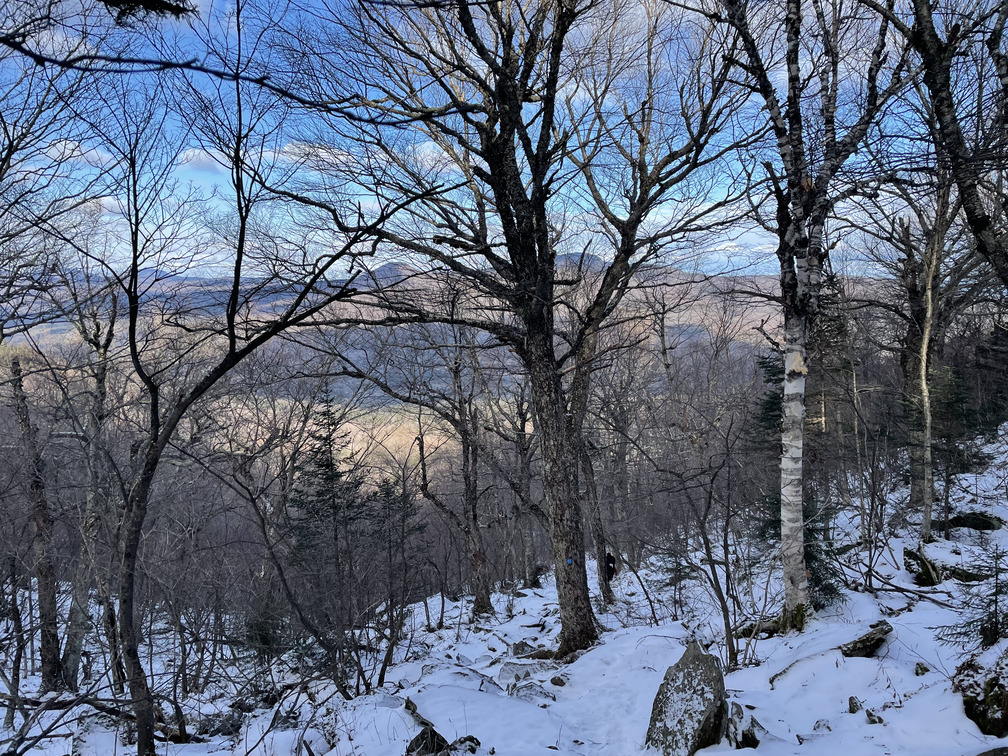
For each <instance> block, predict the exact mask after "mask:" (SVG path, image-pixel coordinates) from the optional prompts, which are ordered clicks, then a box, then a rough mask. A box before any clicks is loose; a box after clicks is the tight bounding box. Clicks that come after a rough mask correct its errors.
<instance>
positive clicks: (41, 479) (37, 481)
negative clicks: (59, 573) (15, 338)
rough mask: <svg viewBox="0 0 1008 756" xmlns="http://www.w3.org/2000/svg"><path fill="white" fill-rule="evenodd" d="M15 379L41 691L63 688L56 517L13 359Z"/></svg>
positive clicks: (15, 401) (18, 370) (17, 365)
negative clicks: (31, 532) (26, 473)
mask: <svg viewBox="0 0 1008 756" xmlns="http://www.w3.org/2000/svg"><path fill="white" fill-rule="evenodd" d="M11 375H12V376H13V379H14V412H15V414H16V415H17V418H18V425H19V426H20V428H21V440H22V443H23V444H24V452H25V455H26V456H27V460H28V465H29V468H30V479H29V481H28V501H29V503H30V504H31V508H32V522H33V524H34V526H35V536H34V539H33V543H34V547H35V578H36V580H37V581H38V589H37V590H38V614H39V637H40V640H41V648H40V652H41V657H42V688H41V690H42V692H48V691H53V690H63V689H64V687H65V683H64V680H63V664H62V662H61V661H60V644H59V630H58V622H59V607H58V604H57V596H56V593H57V590H56V588H57V586H56V566H55V564H54V563H53V557H52V551H53V520H52V515H51V514H50V512H49V502H48V500H47V498H46V488H45V462H44V460H43V459H42V450H41V449H40V448H39V444H38V436H37V435H36V432H35V428H34V426H32V424H31V415H30V414H29V412H28V398H27V396H26V395H25V390H24V380H23V375H22V373H21V362H20V360H18V359H17V358H16V357H15V358H14V359H12V360H11Z"/></svg>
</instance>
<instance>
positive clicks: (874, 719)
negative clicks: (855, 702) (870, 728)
mask: <svg viewBox="0 0 1008 756" xmlns="http://www.w3.org/2000/svg"><path fill="white" fill-rule="evenodd" d="M865 716H867V717H868V724H882V717H880V716H879V715H878V714H876V713H875V712H874V711H872V710H871V709H865Z"/></svg>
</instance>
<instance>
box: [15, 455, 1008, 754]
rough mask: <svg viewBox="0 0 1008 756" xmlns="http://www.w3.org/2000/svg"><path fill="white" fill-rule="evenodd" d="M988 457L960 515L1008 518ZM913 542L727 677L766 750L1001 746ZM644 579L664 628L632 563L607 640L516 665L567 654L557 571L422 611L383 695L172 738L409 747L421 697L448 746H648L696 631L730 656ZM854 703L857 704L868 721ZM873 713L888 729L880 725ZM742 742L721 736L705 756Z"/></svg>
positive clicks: (605, 620) (999, 463)
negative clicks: (981, 715) (913, 554)
mask: <svg viewBox="0 0 1008 756" xmlns="http://www.w3.org/2000/svg"><path fill="white" fill-rule="evenodd" d="M990 451H991V452H992V454H993V458H994V459H995V463H994V464H993V465H992V467H991V468H990V469H989V470H988V471H987V472H986V473H984V474H982V475H976V476H972V475H971V476H965V477H964V478H962V479H960V481H959V483H958V485H957V487H956V491H955V496H954V500H955V502H956V504H957V508H960V509H968V510H980V511H984V512H987V513H992V514H995V515H998V516H1000V517H1002V518H1003V519H1004V520H1005V521H1008V500H1006V473H1005V460H1006V459H1008V448H1006V445H1005V444H1004V443H1001V444H998V445H996V446H995V447H994V448H992V449H991V450H990ZM956 536H957V539H958V541H959V543H961V545H962V546H963V547H966V548H960V549H959V550H960V552H962V553H966V554H967V555H968V552H969V549H970V548H984V547H985V546H987V545H989V544H990V543H991V539H994V542H1002V541H1003V542H1004V544H1005V546H1006V548H1008V529H1002V530H1001V531H996V532H993V533H982V534H978V533H976V532H974V531H969V532H966V531H963V532H957V533H956ZM904 545H908V546H911V547H914V546H915V545H916V543H915V542H914V541H913V539H912V537H910V536H907V537H906V538H905V539H901V538H893V539H891V540H890V542H889V546H888V547H887V548H885V549H884V550H883V553H882V554H881V557H880V558H879V561H878V563H877V565H876V569H877V571H878V573H879V574H880V575H881V576H882V577H883V578H885V579H886V580H888V581H890V582H891V583H892V584H893V585H895V586H897V587H898V588H903V589H906V590H898V589H891V590H875V591H868V590H865V589H861V590H857V591H854V590H852V591H847V592H846V594H845V596H846V600H845V601H844V602H843V603H841V604H839V605H837V606H835V607H833V608H831V609H829V610H827V611H824V612H821V613H820V614H819V615H818V616H816V617H814V618H812V620H811V621H810V623H809V625H808V627H807V629H806V631H805V632H803V633H801V634H794V633H792V634H789V635H785V636H782V637H771V638H765V639H762V640H759V641H757V642H756V645H755V647H754V648H753V649H751V655H750V659H751V660H752V661H754V662H758V663H755V664H752V665H750V666H746V667H744V668H741V669H738V670H736V671H733V672H730V673H729V674H727V675H726V678H725V683H726V687H727V689H728V691H729V695H730V696H731V697H733V698H734V699H735V700H737V701H739V702H740V703H742V704H745V705H748V706H750V707H752V714H753V715H754V716H755V717H756V719H758V720H759V722H760V723H761V724H762V725H763V726H764V727H765V728H766V729H767V730H768V731H769V735H768V736H766V737H764V739H763V742H762V743H761V744H760V746H759V749H758V750H759V752H761V753H766V754H771V755H773V754H816V755H817V756H834V755H835V756H870V755H871V754H880V755H882V754H914V756H929V755H933V756H956V755H959V754H962V755H965V756H973V755H974V754H978V753H981V752H983V751H985V750H987V749H989V748H994V747H996V746H997V745H999V743H1000V742H1001V741H998V740H997V739H996V738H992V737H987V736H984V735H982V734H981V733H980V731H979V730H978V728H977V727H976V725H975V724H973V723H972V722H971V721H969V720H968V719H967V718H966V716H965V714H964V711H963V703H962V699H961V697H960V695H959V694H957V693H955V692H954V691H953V690H952V682H951V677H952V675H953V673H954V671H955V669H956V666H957V665H958V664H959V663H960V662H961V661H962V659H963V658H964V655H965V653H966V652H965V651H964V650H963V649H962V648H960V647H956V646H950V645H943V644H941V643H939V642H938V641H937V640H936V638H935V635H936V628H940V627H942V626H948V625H952V624H955V623H956V622H958V621H959V615H958V614H957V612H956V611H955V610H953V609H951V608H948V607H946V606H942V605H940V603H946V604H948V603H951V604H956V603H957V602H958V601H959V599H960V597H961V590H960V587H959V585H958V584H957V583H956V582H955V581H952V580H947V581H945V582H944V583H943V584H941V585H939V586H937V587H935V588H933V589H920V588H918V587H917V586H915V585H914V583H913V580H912V578H911V576H910V575H909V574H908V573H907V572H906V571H904V570H903V569H902V564H901V560H902V551H903V546H904ZM943 549H944V550H946V551H948V554H947V555H945V556H947V557H948V558H953V557H954V556H956V555H954V553H953V551H954V549H953V547H952V546H950V545H946V546H944V547H943ZM960 556H961V554H960ZM852 558H856V557H852ZM943 558H944V557H943ZM854 574H855V570H852V571H851V573H850V575H849V576H850V577H853V576H854ZM640 576H641V579H642V580H643V582H644V583H645V585H647V587H648V594H649V595H650V598H651V600H652V601H653V602H654V605H655V611H656V613H657V615H658V617H659V619H660V620H661V621H660V622H659V624H657V625H654V624H653V622H651V617H652V610H651V606H650V604H649V602H648V600H647V597H646V596H645V594H644V591H643V590H642V588H641V585H640V583H639V582H638V580H637V578H636V577H635V576H634V575H633V574H630V573H627V572H625V573H623V574H621V575H619V576H618V577H617V578H616V580H615V582H614V587H615V589H616V593H617V597H618V600H617V603H616V604H615V606H614V607H612V608H611V610H610V611H608V612H606V613H600V614H599V620H600V621H601V622H602V624H603V626H604V628H605V629H604V631H603V632H602V634H601V639H600V642H599V643H598V644H597V645H596V646H595V647H593V648H592V649H590V650H589V651H588V652H586V653H584V654H583V655H581V656H580V657H579V658H577V659H576V660H574V661H573V662H570V663H567V664H560V663H558V662H555V661H552V660H536V659H532V658H518V657H520V656H525V657H527V656H528V653H529V651H530V650H532V649H536V648H540V647H542V648H555V647H556V635H557V633H558V632H559V611H558V607H557V600H556V592H555V590H554V589H553V586H552V585H551V583H550V581H549V579H548V578H547V580H546V582H545V587H544V588H542V589H538V590H524V591H520V592H517V593H515V594H513V595H511V596H507V595H497V596H495V606H496V610H497V613H496V616H495V617H492V618H489V619H481V620H479V621H478V622H475V623H473V622H472V621H470V619H469V610H470V606H469V604H468V603H467V602H466V601H465V600H463V601H461V602H459V603H449V604H448V607H447V612H446V622H445V627H444V628H443V629H440V630H436V631H428V630H427V629H425V628H424V622H423V618H424V613H423V611H422V609H419V608H418V609H417V610H416V611H415V612H414V617H415V622H416V626H415V627H414V628H413V630H412V636H411V639H410V640H409V641H407V642H404V644H403V646H402V649H401V654H400V658H399V660H398V662H397V663H396V664H395V665H394V666H393V667H392V668H391V669H390V671H389V674H388V676H387V683H386V685H385V686H384V687H383V688H382V689H381V690H378V691H377V692H374V693H371V694H368V695H362V696H359V697H357V698H356V699H354V700H353V701H349V702H348V701H344V700H343V699H342V698H341V697H340V696H339V695H338V694H337V693H336V692H335V690H334V689H333V688H332V687H331V686H328V685H326V684H324V683H322V682H313V683H311V684H306V685H304V686H301V687H300V688H298V687H297V686H296V685H295V686H292V687H291V688H290V689H288V690H287V692H286V693H285V694H284V696H283V697H282V698H281V700H280V701H279V703H276V704H275V705H274V706H272V707H271V708H261V709H258V710H256V711H255V712H253V713H252V714H250V715H249V716H248V717H247V718H246V720H245V722H244V725H243V727H242V729H241V732H240V734H239V735H237V736H235V737H232V738H226V737H223V736H217V737H215V738H213V739H211V741H210V742H207V743H200V744H187V745H172V744H162V745H160V746H159V748H163V749H164V752H166V753H168V754H177V755H178V756H200V755H202V754H235V755H236V756H248V755H251V754H261V755H262V756H275V755H278V754H294V753H302V754H314V755H315V756H322V755H323V754H330V756H349V755H350V754H360V755H361V756H402V755H403V754H404V752H405V750H406V746H407V744H408V743H409V741H410V740H411V739H412V738H413V737H414V736H415V735H417V733H419V732H420V730H421V727H420V725H419V724H418V722H417V719H416V717H415V716H414V714H413V713H411V712H410V711H409V710H407V706H406V702H407V699H408V700H409V701H411V702H412V703H413V704H415V711H416V713H417V714H419V715H420V716H422V717H423V718H426V719H427V720H429V721H430V722H431V723H433V725H434V727H435V728H436V729H437V731H438V732H440V733H441V734H442V735H443V736H444V737H445V738H447V740H448V741H453V740H455V739H457V738H461V737H463V736H467V735H471V736H474V737H475V738H476V739H478V741H479V744H480V745H479V748H478V749H477V750H476V753H477V754H479V755H480V756H485V755H487V754H499V755H500V756H540V755H542V756H552V755H553V754H579V755H581V756H589V755H590V754H591V755H594V754H606V755H607V756H608V755H612V754H616V755H619V754H634V753H638V752H641V751H643V748H644V737H645V734H646V731H647V727H648V721H649V718H650V714H651V706H652V701H653V699H654V695H655V692H656V691H657V689H658V686H659V684H660V682H661V679H662V677H663V675H664V672H665V670H666V669H667V668H668V667H669V666H670V665H671V664H673V663H675V662H676V661H677V660H678V658H679V657H680V655H681V654H682V652H683V650H684V648H685V644H686V643H687V642H688V641H689V640H690V639H691V638H694V637H698V638H700V639H701V640H710V639H713V640H714V643H713V645H712V646H711V651H712V653H717V654H722V653H723V652H722V651H721V650H720V648H719V645H718V639H717V627H718V623H719V620H718V615H717V614H715V613H714V612H713V609H712V606H713V604H712V602H711V601H710V599H709V598H707V596H706V593H705V591H704V590H703V589H702V587H701V586H700V584H699V583H694V584H691V585H690V587H689V588H688V590H687V598H686V611H685V612H683V617H685V619H683V618H679V619H677V618H675V617H674V616H673V612H672V609H671V607H672V605H673V604H672V600H671V588H669V587H668V580H667V577H666V576H665V575H664V574H663V572H662V571H661V569H660V567H659V566H657V565H656V564H654V565H652V566H650V567H648V568H646V569H644V570H642V571H641V574H640ZM877 584H878V583H876V585H877ZM922 594H924V595H922ZM932 598H933V599H936V600H937V602H940V603H936V602H935V601H932V600H930V599H932ZM883 618H884V619H886V620H887V621H888V622H889V623H890V624H891V625H892V627H893V632H892V633H891V634H890V635H889V636H888V640H887V642H886V643H885V645H883V646H882V648H881V650H880V651H879V652H878V654H877V656H876V657H875V658H869V659H864V658H846V657H844V656H843V655H842V654H841V653H840V651H839V650H837V647H838V646H839V645H840V644H843V643H846V642H848V641H851V640H853V639H855V638H856V637H858V636H860V635H862V634H863V633H865V632H867V631H868V629H869V626H870V625H871V624H872V623H873V622H875V621H877V620H879V619H883ZM1002 643H1005V642H1004V641H1003V642H1002ZM516 644H518V648H517V649H516V648H515V645H516ZM524 644H527V645H524ZM516 651H517V652H518V653H516ZM925 669H926V671H925ZM291 681H296V676H295V675H294V674H293V673H288V676H287V678H285V679H283V680H281V682H291ZM29 685H30V683H29ZM851 697H855V698H856V699H857V700H858V703H859V704H860V707H861V708H860V710H859V711H857V712H855V713H851V712H850V708H851V706H850V699H851ZM192 703H193V704H194V705H199V706H201V707H202V708H204V709H213V708H218V709H220V708H226V705H227V701H226V700H217V701H211V700H209V699H208V700H204V701H194V702H192ZM869 711H870V712H871V714H872V716H873V718H874V719H875V720H876V722H877V723H874V724H871V723H869V714H868V712H869ZM69 722H70V725H73V720H72V719H71V720H69ZM71 729H72V727H71ZM71 740H74V741H76V742H75V743H74V746H73V747H74V748H76V750H75V751H74V753H75V754H79V756H92V755H93V756H100V755H102V756H103V755H104V754H111V753H129V752H130V751H131V750H132V749H131V747H129V746H125V745H123V744H122V743H121V742H120V741H119V740H118V739H117V738H116V735H115V733H114V732H112V731H107V730H103V729H102V725H101V724H100V723H94V724H92V725H90V729H89V731H88V732H87V733H86V734H84V735H83V736H80V737H75V738H57V739H55V740H49V741H45V742H44V743H42V744H40V745H39V746H38V748H37V749H36V751H37V752H38V753H40V754H43V753H44V754H53V755H54V756H55V755H56V754H64V753H69V752H70V750H71V746H70V741H71ZM731 750H732V749H731V746H730V745H729V744H728V743H727V742H723V743H722V744H721V745H719V746H715V747H712V748H709V749H706V750H704V751H702V752H701V753H702V754H705V755H707V754H716V753H728V752H729V751H731Z"/></svg>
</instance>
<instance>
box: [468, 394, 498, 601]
mask: <svg viewBox="0 0 1008 756" xmlns="http://www.w3.org/2000/svg"><path fill="white" fill-rule="evenodd" d="M462 409H463V411H465V410H464V408H462ZM462 422H463V423H465V424H466V425H467V426H468V428H469V430H465V431H463V434H462V479H463V491H464V493H463V498H464V501H463V506H464V507H465V515H464V516H465V522H466V527H465V535H466V548H467V549H468V550H469V557H470V559H471V561H472V579H473V616H479V615H487V614H493V613H494V607H493V601H491V599H490V576H489V574H488V573H487V563H486V554H485V553H484V552H483V534H482V532H481V531H480V524H479V508H478V505H479V478H478V471H477V464H478V461H479V444H478V443H476V441H475V439H474V438H473V437H472V436H470V435H469V434H470V432H472V433H473V434H475V433H476V432H477V420H476V410H474V409H470V417H469V418H463V419H462Z"/></svg>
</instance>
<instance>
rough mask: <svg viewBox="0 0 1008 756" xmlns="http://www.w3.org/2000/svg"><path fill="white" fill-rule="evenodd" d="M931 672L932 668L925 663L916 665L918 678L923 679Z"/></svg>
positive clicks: (915, 670)
mask: <svg viewBox="0 0 1008 756" xmlns="http://www.w3.org/2000/svg"><path fill="white" fill-rule="evenodd" d="M930 671H931V667H929V666H928V665H927V664H925V663H924V662H917V663H916V664H915V665H914V674H915V675H917V677H923V676H924V675H926V674H927V673H928V672H930Z"/></svg>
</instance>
